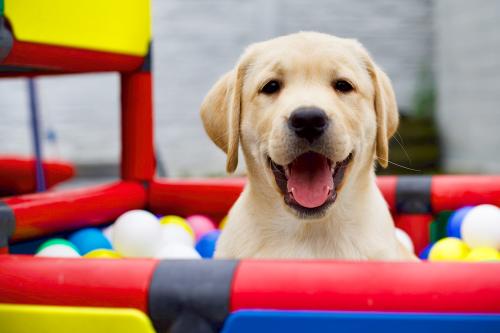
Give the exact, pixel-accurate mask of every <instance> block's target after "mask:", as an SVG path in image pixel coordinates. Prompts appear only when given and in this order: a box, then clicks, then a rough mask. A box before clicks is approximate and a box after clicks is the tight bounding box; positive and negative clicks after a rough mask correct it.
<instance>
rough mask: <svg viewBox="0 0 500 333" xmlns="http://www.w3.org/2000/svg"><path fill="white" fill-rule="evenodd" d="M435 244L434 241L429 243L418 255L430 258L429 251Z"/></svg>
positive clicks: (424, 258) (422, 257) (423, 258)
mask: <svg viewBox="0 0 500 333" xmlns="http://www.w3.org/2000/svg"><path fill="white" fill-rule="evenodd" d="M433 245H434V243H431V244H429V245H427V246H426V247H424V249H423V250H422V251H420V254H419V255H418V257H419V258H420V259H422V260H427V259H429V252H431V249H432V246H433Z"/></svg>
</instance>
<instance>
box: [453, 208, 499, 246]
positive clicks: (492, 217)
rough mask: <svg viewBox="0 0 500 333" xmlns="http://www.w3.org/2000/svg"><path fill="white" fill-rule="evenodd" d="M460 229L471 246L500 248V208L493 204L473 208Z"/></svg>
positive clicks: (463, 237)
mask: <svg viewBox="0 0 500 333" xmlns="http://www.w3.org/2000/svg"><path fill="white" fill-rule="evenodd" d="M460 231H461V234H462V239H463V240H464V241H465V242H466V243H467V245H469V246H470V247H492V248H495V249H497V250H498V249H500V209H498V207H496V206H493V205H479V206H476V207H474V208H472V209H471V210H470V211H469V212H468V213H467V215H466V216H465V217H464V221H463V223H462V228H461V229H460Z"/></svg>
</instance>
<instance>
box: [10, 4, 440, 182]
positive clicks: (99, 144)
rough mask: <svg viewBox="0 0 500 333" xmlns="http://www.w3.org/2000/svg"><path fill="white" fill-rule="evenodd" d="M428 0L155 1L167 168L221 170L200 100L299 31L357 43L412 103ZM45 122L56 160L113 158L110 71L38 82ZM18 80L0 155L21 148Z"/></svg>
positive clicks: (23, 114) (24, 141) (23, 118)
mask: <svg viewBox="0 0 500 333" xmlns="http://www.w3.org/2000/svg"><path fill="white" fill-rule="evenodd" d="M431 10H432V6H431V3H430V1H429V0H424V1H421V0H406V1H398V0H377V1H365V0H352V1H347V2H346V1H340V0H315V1H307V0H254V1H238V0H211V1H207V0H169V1H167V0H155V1H153V19H154V21H153V26H154V34H155V41H154V71H155V108H156V110H155V112H156V137H157V143H158V147H159V150H160V152H161V155H162V157H163V158H164V160H165V161H166V162H167V167H168V169H169V172H170V173H171V174H173V175H207V174H223V172H224V165H225V163H224V155H223V154H222V152H220V151H219V150H218V149H217V148H216V147H215V146H214V145H213V144H212V143H211V142H210V141H209V140H208V138H207V137H206V135H205V133H204V131H203V128H202V125H201V122H200V120H199V116H198V107H199V105H200V103H201V101H202V99H203V97H204V95H205V93H206V92H207V91H208V89H209V88H210V86H211V85H212V84H213V83H214V82H215V80H216V79H217V78H218V77H219V76H220V75H222V74H223V73H224V72H225V71H227V70H229V69H230V68H231V67H232V66H233V65H234V63H235V62H236V60H237V58H238V56H239V54H240V53H241V52H242V50H243V49H244V47H245V46H246V45H248V44H249V43H252V42H255V41H260V40H263V39H267V38H271V37H274V36H278V35H282V34H287V33H291V32H296V31H299V30H317V31H322V32H327V33H332V34H336V35H339V36H345V37H355V38H358V39H360V40H361V42H363V43H364V44H365V46H366V47H367V48H368V49H369V51H370V52H371V53H372V55H373V56H374V58H375V60H376V61H377V62H378V63H379V64H380V65H381V66H382V67H383V68H384V69H386V71H387V72H388V74H389V76H390V77H391V78H392V80H393V82H394V86H395V89H396V93H397V96H398V100H399V103H400V105H401V107H402V108H404V109H408V108H410V107H411V103H412V97H413V93H414V91H415V87H416V82H417V79H418V73H419V71H420V70H421V68H422V66H423V65H424V64H426V63H428V62H429V61H431V59H430V57H431V54H432V34H431V32H432V31H431V29H432V25H431V20H432V15H431ZM38 86H39V88H40V91H39V93H40V102H41V107H42V112H43V117H44V120H45V124H46V125H51V126H52V127H53V128H54V129H55V130H56V131H57V133H58V135H59V150H60V152H61V155H62V157H65V158H68V159H70V160H73V161H75V162H76V163H116V162H117V161H118V155H119V147H118V139H119V132H118V130H119V127H118V120H119V119H118V115H119V111H118V100H119V98H118V89H117V88H118V87H117V76H116V75H113V74H104V75H85V76H78V77H69V78H60V77H50V78H43V79H39V80H38ZM24 89H25V84H24V83H23V82H19V80H13V81H12V80H9V81H7V82H5V81H0V154H1V153H5V152H20V153H28V152H29V151H30V146H29V132H28V130H27V128H25V127H24V126H23V125H24V124H25V123H26V122H27V101H26V92H25V91H24Z"/></svg>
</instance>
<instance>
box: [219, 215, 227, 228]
mask: <svg viewBox="0 0 500 333" xmlns="http://www.w3.org/2000/svg"><path fill="white" fill-rule="evenodd" d="M226 223H227V216H226V217H224V218H223V219H222V220H221V221H220V223H219V230H222V229H224V227H225V226H226Z"/></svg>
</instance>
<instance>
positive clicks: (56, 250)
mask: <svg viewBox="0 0 500 333" xmlns="http://www.w3.org/2000/svg"><path fill="white" fill-rule="evenodd" d="M35 256H37V257H58V258H79V257H80V254H79V253H78V249H77V248H76V246H75V245H74V244H72V243H71V242H68V241H67V240H65V239H62V238H54V239H50V240H48V241H46V242H45V243H43V244H42V245H40V247H39V248H38V251H37V253H36V254H35Z"/></svg>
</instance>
